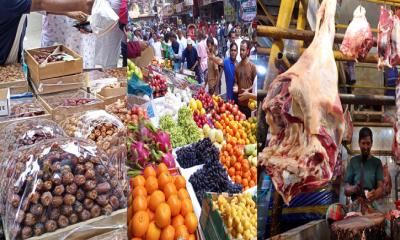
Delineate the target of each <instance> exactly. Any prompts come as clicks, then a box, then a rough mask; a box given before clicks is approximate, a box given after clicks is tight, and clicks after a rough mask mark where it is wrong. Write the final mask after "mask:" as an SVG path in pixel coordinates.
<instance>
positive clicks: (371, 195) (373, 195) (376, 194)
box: [367, 180, 383, 201]
mask: <svg viewBox="0 0 400 240" xmlns="http://www.w3.org/2000/svg"><path fill="white" fill-rule="evenodd" d="M382 197H383V181H381V180H379V181H378V187H377V188H376V189H374V190H372V191H370V192H368V194H367V199H368V200H369V201H373V200H377V199H380V198H382Z"/></svg>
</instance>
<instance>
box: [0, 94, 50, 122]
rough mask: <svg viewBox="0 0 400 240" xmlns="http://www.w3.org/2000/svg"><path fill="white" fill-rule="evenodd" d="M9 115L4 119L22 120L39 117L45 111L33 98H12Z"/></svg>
mask: <svg viewBox="0 0 400 240" xmlns="http://www.w3.org/2000/svg"><path fill="white" fill-rule="evenodd" d="M10 108H11V109H10V115H9V116H8V117H2V118H1V119H4V118H22V117H33V116H39V115H43V114H45V113H46V111H45V109H44V108H43V107H42V105H41V104H40V103H39V101H37V100H36V99H35V98H32V97H24V98H16V99H14V98H12V99H11V101H10Z"/></svg>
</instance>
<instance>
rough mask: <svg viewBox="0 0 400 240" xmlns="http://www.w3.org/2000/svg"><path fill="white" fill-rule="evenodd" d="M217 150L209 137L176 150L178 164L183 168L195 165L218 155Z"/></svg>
mask: <svg viewBox="0 0 400 240" xmlns="http://www.w3.org/2000/svg"><path fill="white" fill-rule="evenodd" d="M218 153H219V151H218V149H217V148H215V146H213V144H212V142H211V141H210V139H209V138H204V139H203V140H201V141H199V142H197V143H194V144H192V145H189V146H187V147H183V148H181V149H179V150H178V151H177V152H176V155H177V158H176V160H177V161H178V163H179V165H180V166H181V167H183V168H190V167H193V166H196V165H200V164H204V163H205V162H206V161H207V159H212V158H213V156H215V155H218Z"/></svg>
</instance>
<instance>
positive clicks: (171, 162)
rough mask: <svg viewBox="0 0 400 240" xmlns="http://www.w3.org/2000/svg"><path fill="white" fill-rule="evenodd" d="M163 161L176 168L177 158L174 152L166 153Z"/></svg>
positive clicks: (169, 166)
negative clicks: (173, 154)
mask: <svg viewBox="0 0 400 240" xmlns="http://www.w3.org/2000/svg"><path fill="white" fill-rule="evenodd" d="M161 161H162V162H163V163H165V165H167V167H168V168H175V167H176V165H175V159H174V156H172V153H170V152H169V153H166V154H164V155H163V156H162V158H161Z"/></svg>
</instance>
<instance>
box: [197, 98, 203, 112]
mask: <svg viewBox="0 0 400 240" xmlns="http://www.w3.org/2000/svg"><path fill="white" fill-rule="evenodd" d="M196 105H197V110H199V111H201V109H202V108H203V104H202V103H201V101H200V100H198V99H197V100H196Z"/></svg>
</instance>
